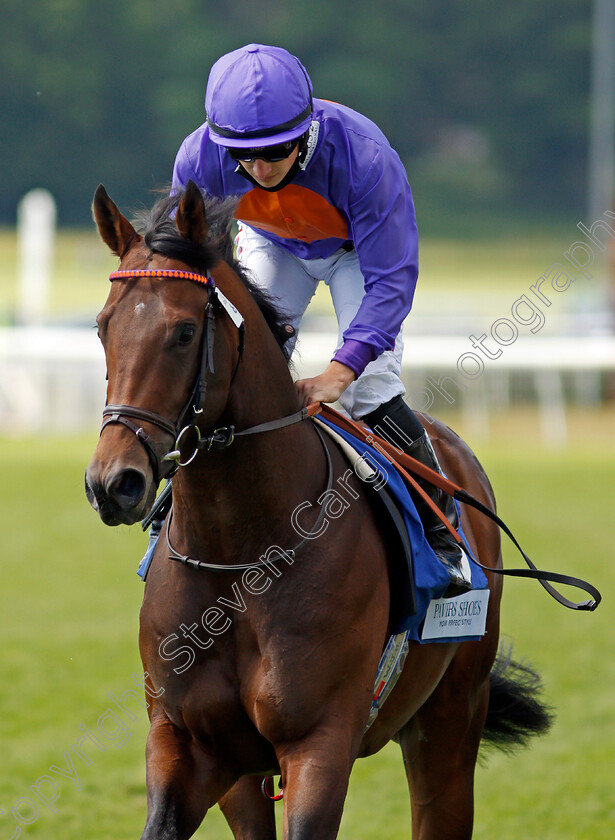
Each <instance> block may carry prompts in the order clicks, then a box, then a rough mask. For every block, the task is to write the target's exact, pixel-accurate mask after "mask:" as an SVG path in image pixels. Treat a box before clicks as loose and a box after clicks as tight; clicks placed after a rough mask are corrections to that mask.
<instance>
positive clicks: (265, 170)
mask: <svg viewBox="0 0 615 840" xmlns="http://www.w3.org/2000/svg"><path fill="white" fill-rule="evenodd" d="M252 167H253V168H252V174H253V175H254V177H255V178H258V179H259V180H265V179H266V178H268V177H269V176H270V175H271V173H272V171H273V166H272V165H271V162H270V161H268V160H263V159H262V158H256V160H255V161H254V162H253V164H252Z"/></svg>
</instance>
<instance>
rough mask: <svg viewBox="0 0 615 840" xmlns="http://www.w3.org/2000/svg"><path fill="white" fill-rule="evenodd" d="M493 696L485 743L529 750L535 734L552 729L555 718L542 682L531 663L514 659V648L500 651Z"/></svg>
mask: <svg viewBox="0 0 615 840" xmlns="http://www.w3.org/2000/svg"><path fill="white" fill-rule="evenodd" d="M489 685H490V695H489V709H488V711H487V720H486V721H485V728H484V731H483V742H484V744H485V745H486V746H494V747H497V748H498V749H501V750H503V751H504V752H513V751H514V750H515V749H517V748H519V747H525V746H526V745H527V742H528V741H529V740H530V738H532V737H533V736H534V735H544V734H545V733H547V732H548V731H549V729H550V728H551V724H552V723H553V720H554V715H553V713H552V709H551V707H550V706H547V705H546V704H545V703H543V702H542V700H541V694H542V688H543V686H542V681H541V679H540V677H539V676H538V674H537V673H536V672H535V671H533V670H532V669H531V668H530V667H529V666H528V665H527V664H524V663H519V662H515V661H514V660H513V659H512V647H508V648H507V649H503V648H500V651H499V653H498V655H497V657H496V660H495V664H494V666H493V669H492V671H491V675H490V678H489Z"/></svg>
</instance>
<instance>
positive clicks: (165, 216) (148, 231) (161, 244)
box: [135, 190, 292, 360]
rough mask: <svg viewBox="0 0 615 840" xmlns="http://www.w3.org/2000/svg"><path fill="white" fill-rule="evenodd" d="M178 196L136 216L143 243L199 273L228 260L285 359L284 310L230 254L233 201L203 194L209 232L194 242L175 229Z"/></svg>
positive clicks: (287, 317)
mask: <svg viewBox="0 0 615 840" xmlns="http://www.w3.org/2000/svg"><path fill="white" fill-rule="evenodd" d="M182 195H183V190H180V191H178V192H176V193H175V194H174V195H172V196H169V195H165V197H164V198H161V199H160V200H159V201H157V202H156V204H154V206H153V207H152V209H151V210H149V211H146V212H145V213H143V214H142V215H140V216H139V217H138V218H137V219H136V222H135V224H136V226H137V229H138V230H139V232H140V233H141V234H142V235H143V237H144V239H145V244H146V245H147V247H148V248H149V249H150V250H151V251H152V252H155V253H157V254H162V255H163V256H165V257H169V258H171V259H176V260H180V261H181V262H184V263H186V264H187V265H189V266H191V267H193V268H195V269H196V270H197V271H198V272H200V273H202V274H207V273H208V271H209V270H210V269H211V268H212V267H213V266H214V265H215V264H216V263H217V262H218V261H219V260H220V259H223V260H224V261H225V262H226V263H228V264H229V265H230V266H231V268H232V269H233V271H235V273H236V274H237V275H238V276H239V278H240V279H241V281H242V283H243V284H244V286H245V287H246V289H247V290H248V291H249V292H250V294H251V295H252V297H253V298H254V301H255V302H256V304H257V306H258V308H259V309H260V311H261V312H262V314H263V317H264V318H265V321H266V322H267V325H268V326H269V329H270V330H271V332H272V333H273V335H274V338H275V340H276V341H277V343H278V344H279V345H280V347H281V349H282V351H283V353H284V355H285V357H286V359H287V360H288V358H289V356H290V353H289V351H288V348H287V346H286V342H287V341H288V339H289V338H290V337H291V335H292V333H289V331H288V329H287V323H288V320H289V315H288V313H285V312H283V311H281V310H280V309H279V308H278V306H277V305H276V304H275V303H274V300H273V298H272V297H271V296H270V295H269V294H267V292H265V291H264V290H263V289H261V288H259V287H258V286H257V285H256V283H254V281H252V280H251V279H250V277H249V275H248V272H247V271H246V269H245V268H244V267H243V266H242V265H241V264H240V263H239V262H238V261H237V260H236V259H235V255H234V253H233V242H232V238H231V225H232V223H233V210H234V208H235V204H236V201H235V200H234V199H224V200H221V199H216V198H212V197H211V196H207V195H204V196H203V200H204V202H205V213H206V216H207V227H208V231H209V232H208V236H207V239H206V240H205V242H202V243H198V242H192V241H191V240H189V239H184V237H183V236H181V235H180V233H179V231H178V230H177V226H176V224H175V220H174V219H175V211H176V210H177V207H178V205H179V202H180V201H181V198H182Z"/></svg>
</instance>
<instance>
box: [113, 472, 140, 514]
mask: <svg viewBox="0 0 615 840" xmlns="http://www.w3.org/2000/svg"><path fill="white" fill-rule="evenodd" d="M108 493H109V495H110V496H111V497H112V498H113V499H114V500H115V502H116V503H117V504H118V505H119V506H120V507H121V508H123V509H124V510H127V509H129V508H133V507H136V506H137V505H138V504H139V502H140V501H141V499H142V498H143V494H144V493H145V476H144V475H143V473H141V472H139V471H138V470H122V472H120V473H119V474H118V475H117V476H116V477H115V479H114V480H113V482H112V483H111V485H110V487H109V490H108Z"/></svg>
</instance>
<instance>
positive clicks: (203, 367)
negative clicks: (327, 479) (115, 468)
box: [100, 269, 317, 484]
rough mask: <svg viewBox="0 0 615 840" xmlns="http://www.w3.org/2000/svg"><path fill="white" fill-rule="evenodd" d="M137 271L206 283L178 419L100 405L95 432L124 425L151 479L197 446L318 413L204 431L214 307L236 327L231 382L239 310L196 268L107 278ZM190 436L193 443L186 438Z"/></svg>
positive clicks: (217, 444) (188, 458)
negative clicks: (165, 447)
mask: <svg viewBox="0 0 615 840" xmlns="http://www.w3.org/2000/svg"><path fill="white" fill-rule="evenodd" d="M141 277H154V278H161V279H168V280H190V281H191V282H193V283H198V284H199V285H201V286H205V287H206V288H207V292H208V294H207V303H206V305H205V318H204V323H203V333H202V336H201V348H200V357H201V362H200V367H199V372H198V374H197V377H196V380H195V383H194V386H193V388H192V391H191V393H190V396H189V398H188V400H187V402H186V404H185V405H184V407H183V408H182V410H181V411H180V413H179V416H178V418H177V420H176V421H175V422H173V421H172V420H169V419H168V418H166V417H163V416H162V415H161V414H158V413H157V412H155V411H151V410H149V409H145V408H139V407H138V406H133V405H107V406H105V408H104V410H103V418H104V419H103V424H102V426H101V429H100V433H101V434H102V433H103V431H104V429H106V428H107V426H109V425H111V424H113V423H119V424H121V425H122V426H125V427H126V428H127V429H129V430H130V431H131V432H132V433H133V434H134V435H135V436H136V437H137V439H138V441H139V443H141V444H142V446H143V447H144V449H145V451H146V452H147V456H148V458H149V461H150V464H151V467H152V470H153V473H154V480H155V482H156V484H159V483H160V481H162V480H163V479H169V478H171V477H172V476H173V475H175V473H176V472H177V470H178V469H179V467H186V466H188V464H190V463H192V461H193V460H194V459H195V458H196V456H197V454H198V453H199V452H200V451H202V450H208V449H212V448H215V449H224V448H225V447H227V446H230V445H231V444H232V443H233V441H234V440H235V438H236V437H240V436H242V435H252V434H256V433H258V432H266V431H271V430H273V429H280V428H283V427H284V426H289V425H291V424H293V423H298V422H300V421H301V420H305V419H307V417H310V416H312V415H313V414H315V413H317V407H316V406H314V407H310V408H309V409H308V408H303V409H301V410H300V411H297V412H295V413H294V414H291V415H289V416H287V417H281V418H278V419H276V420H270V421H268V422H266V423H260V424H259V425H257V426H252V427H251V428H249V429H244V430H242V431H239V432H237V431H235V427H234V426H224V427H221V428H218V429H214V430H213V431H212V432H210V433H209V434H208V435H205V436H203V435H202V434H201V430H200V428H199V426H198V418H199V416H200V415H201V414H202V413H203V410H204V407H205V397H206V394H207V374H208V373H212V374H213V373H214V353H213V351H214V339H215V332H216V311H217V310H219V309H222V310H224V311H225V312H226V314H227V315H228V317H229V318H230V319H231V321H232V322H233V324H234V325H235V327H236V328H237V333H238V344H237V361H236V362H235V367H234V369H233V373H232V375H231V381H230V384H231V385H232V384H233V381H234V379H235V377H236V375H237V372H238V370H239V366H240V364H241V360H242V358H243V353H244V349H245V333H246V328H245V321H244V318H243V315H242V314H241V313H240V312H239V310H238V309H237V307H236V306H235V305H234V304H232V303H231V301H230V300H228V298H227V297H226V296H225V295H224V294H223V293H222V292H221V291H220V289H218V287H217V286H216V284H215V282H214V280H213V278H212V277H207V276H205V275H203V274H197V273H196V272H192V271H183V270H177V269H135V270H130V271H114V272H113V273H112V274H111V275H109V280H110V281H111V282H113V281H114V280H131V279H135V280H136V279H139V278H141ZM135 420H137V421H138V420H142V421H144V422H146V423H149V424H151V425H152V426H155V427H156V428H158V429H160V430H162V431H163V432H164V433H165V434H167V435H170V436H171V437H172V439H173V441H174V446H173V448H172V449H170V450H169V451H167V452H165V453H164V454H162V455H161V454H160V452H159V450H158V448H157V447H156V444H155V443H154V441H153V440H152V439H151V437H150V436H149V435H148V434H147V432H146V431H145V430H144V429H143V427H142V426H139V425H138V424H137V423H135V422H133V421H135ZM191 439H192V443H190V441H191ZM188 446H189V447H190V448H189V454H187V455H185V456H182V451H183V450H184V449H185V448H186V447H188Z"/></svg>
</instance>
